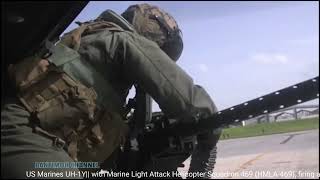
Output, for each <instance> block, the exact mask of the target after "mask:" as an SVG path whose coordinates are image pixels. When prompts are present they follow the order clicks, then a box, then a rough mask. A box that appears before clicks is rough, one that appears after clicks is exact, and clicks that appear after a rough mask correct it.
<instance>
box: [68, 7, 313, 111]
mask: <svg viewBox="0 0 320 180" xmlns="http://www.w3.org/2000/svg"><path fill="white" fill-rule="evenodd" d="M141 2H142V1H107V2H101V1H91V2H90V3H89V4H88V5H87V7H86V8H85V9H84V10H83V11H82V12H81V14H80V15H79V16H78V17H77V18H76V19H75V21H86V20H90V19H94V18H96V17H97V16H98V15H99V14H100V13H101V12H102V11H104V10H106V9H112V10H113V11H115V12H116V13H119V14H121V13H122V12H123V11H124V10H125V9H126V8H127V7H128V6H129V5H131V4H136V3H141ZM148 2H149V3H151V4H154V5H158V6H159V7H160V8H162V9H164V10H166V11H167V12H169V13H170V14H171V15H172V16H173V17H175V19H176V20H177V22H178V24H179V26H180V28H181V30H182V33H183V41H184V50H183V53H182V55H181V57H180V60H179V61H178V64H179V65H180V66H181V67H182V68H183V69H184V70H185V71H186V72H187V73H188V74H190V75H191V76H192V77H193V79H194V81H195V82H196V84H199V85H201V86H203V87H204V88H205V89H206V90H207V91H208V93H209V94H210V96H211V98H212V99H213V100H214V101H215V103H216V105H217V106H218V109H220V110H221V109H224V108H227V107H230V106H233V105H236V104H239V103H242V102H245V101H247V100H251V99H253V98H256V97H258V96H261V95H264V94H267V93H270V92H272V91H276V90H278V89H282V88H284V87H287V86H290V85H293V84H295V83H298V82H301V81H304V80H307V79H309V78H313V77H315V76H319V50H318V49H319V2H316V1H314V2H312V1H309V2H308V1H307V2H302V1H301V2H293V1H292V2H285V1H283V2H279V1H278V2H270V1H268V2H249V1H247V2H236V1H234V2H230V1H229V2H227V1H225V2H224V1H220V2H219V1H218V2H217V1H212V2H210V1H203V2H201V1H197V2H192V1H185V2H184V1H177V2H174V1H170V2H169V1H167V2H166V1H163V2H161V1H154V2H152V1H148ZM74 27H76V25H75V24H74V23H73V24H71V25H70V26H69V27H68V29H67V30H66V31H69V30H71V29H73V28H74ZM318 102H319V100H318V99H317V100H314V101H311V102H309V103H312V104H317V103H318ZM154 110H158V107H157V106H155V108H154Z"/></svg>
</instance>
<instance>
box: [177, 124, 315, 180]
mask: <svg viewBox="0 0 320 180" xmlns="http://www.w3.org/2000/svg"><path fill="white" fill-rule="evenodd" d="M189 163H190V158H189V159H187V160H186V161H185V162H184V164H185V167H184V168H178V171H179V172H180V173H181V174H182V177H185V176H184V175H185V174H186V173H187V170H188V168H189ZM218 178H219V179H220V178H222V179H234V178H236V179H278V178H279V179H296V178H298V179H318V178H319V129H317V130H309V131H300V132H292V133H284V134H274V135H268V136H258V137H250V138H240V139H231V140H223V141H220V142H219V143H218V158H217V163H216V167H215V169H214V171H213V172H212V179H218Z"/></svg>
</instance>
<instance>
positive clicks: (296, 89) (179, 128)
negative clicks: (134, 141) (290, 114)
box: [157, 76, 319, 136]
mask: <svg viewBox="0 0 320 180" xmlns="http://www.w3.org/2000/svg"><path fill="white" fill-rule="evenodd" d="M318 97H319V76H317V77H315V78H311V79H309V80H306V81H303V82H300V83H298V84H295V85H292V86H289V87H287V88H283V89H280V90H278V91H274V92H272V93H269V94H266V95H264V96H261V97H258V98H256V99H253V100H250V101H247V102H244V103H241V104H238V105H236V106H232V107H230V108H227V109H224V110H222V111H219V112H217V113H215V114H213V115H212V116H210V117H208V118H205V119H201V120H199V122H197V123H194V124H177V125H174V126H172V127H169V128H163V129H161V130H160V132H157V133H160V134H163V135H166V136H168V135H180V136H184V135H185V136H189V135H193V134H198V133H201V132H202V131H208V130H211V129H215V128H218V127H222V126H226V125H230V124H232V123H235V122H240V121H243V120H247V119H250V118H254V117H257V116H259V115H262V114H267V113H271V112H274V111H277V110H279V109H284V108H287V107H290V106H293V105H296V104H300V103H303V102H306V101H309V100H313V99H316V98H318Z"/></svg>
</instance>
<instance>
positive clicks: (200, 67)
mask: <svg viewBox="0 0 320 180" xmlns="http://www.w3.org/2000/svg"><path fill="white" fill-rule="evenodd" d="M198 68H199V69H200V71H202V72H204V73H206V72H208V71H209V68H208V66H207V65H206V64H198Z"/></svg>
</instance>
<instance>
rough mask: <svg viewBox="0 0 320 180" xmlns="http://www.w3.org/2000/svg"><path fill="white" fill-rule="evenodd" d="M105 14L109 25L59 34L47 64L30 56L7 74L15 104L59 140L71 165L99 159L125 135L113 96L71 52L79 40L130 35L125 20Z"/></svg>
mask: <svg viewBox="0 0 320 180" xmlns="http://www.w3.org/2000/svg"><path fill="white" fill-rule="evenodd" d="M109 13H110V16H109V17H110V19H109V21H96V22H95V21H93V22H88V23H84V24H82V25H80V27H78V28H76V29H74V30H73V31H71V32H69V33H67V34H65V35H64V36H63V37H62V39H61V41H60V42H59V43H58V44H57V45H56V46H54V48H53V49H52V55H51V56H50V57H49V58H47V60H48V61H49V62H50V63H49V64H50V65H48V64H46V62H45V60H43V59H41V58H37V57H36V56H35V57H29V58H27V59H25V60H23V61H22V62H21V63H19V64H16V65H14V66H13V67H11V68H10V71H9V72H10V74H11V76H12V77H13V78H14V80H15V82H16V86H17V87H18V89H19V94H18V97H19V99H20V100H21V102H22V103H23V104H24V105H25V107H26V108H27V110H28V111H29V112H30V113H32V114H33V115H34V116H35V117H36V119H37V120H38V121H39V126H40V128H41V129H43V130H44V131H45V133H48V134H53V135H56V136H58V137H60V138H61V139H63V140H64V141H65V142H66V143H67V145H68V146H67V151H68V153H69V155H70V156H71V158H73V159H74V160H76V161H78V160H79V161H98V162H99V161H100V162H101V161H103V160H105V159H106V158H107V157H108V156H109V155H110V154H111V153H112V152H113V151H114V150H115V149H116V148H118V147H119V145H122V144H124V141H125V136H126V134H127V131H128V127H127V125H126V124H125V123H124V120H123V116H122V114H121V109H122V105H121V104H120V102H121V101H120V98H119V96H118V94H117V93H116V92H115V90H114V89H113V88H112V86H111V85H110V83H109V82H108V80H106V79H105V77H104V76H103V74H101V73H99V72H98V71H96V70H95V68H94V67H93V66H92V65H91V64H90V63H89V62H87V61H86V60H85V59H84V58H82V57H81V56H80V55H79V53H78V52H77V50H78V49H79V47H80V41H81V37H82V36H83V35H86V34H90V33H95V32H98V31H106V30H108V31H131V32H134V30H133V28H132V27H131V25H130V24H129V23H127V22H126V20H125V19H123V18H122V17H121V16H118V15H117V14H115V13H114V12H112V11H109ZM37 129H39V127H37Z"/></svg>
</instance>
